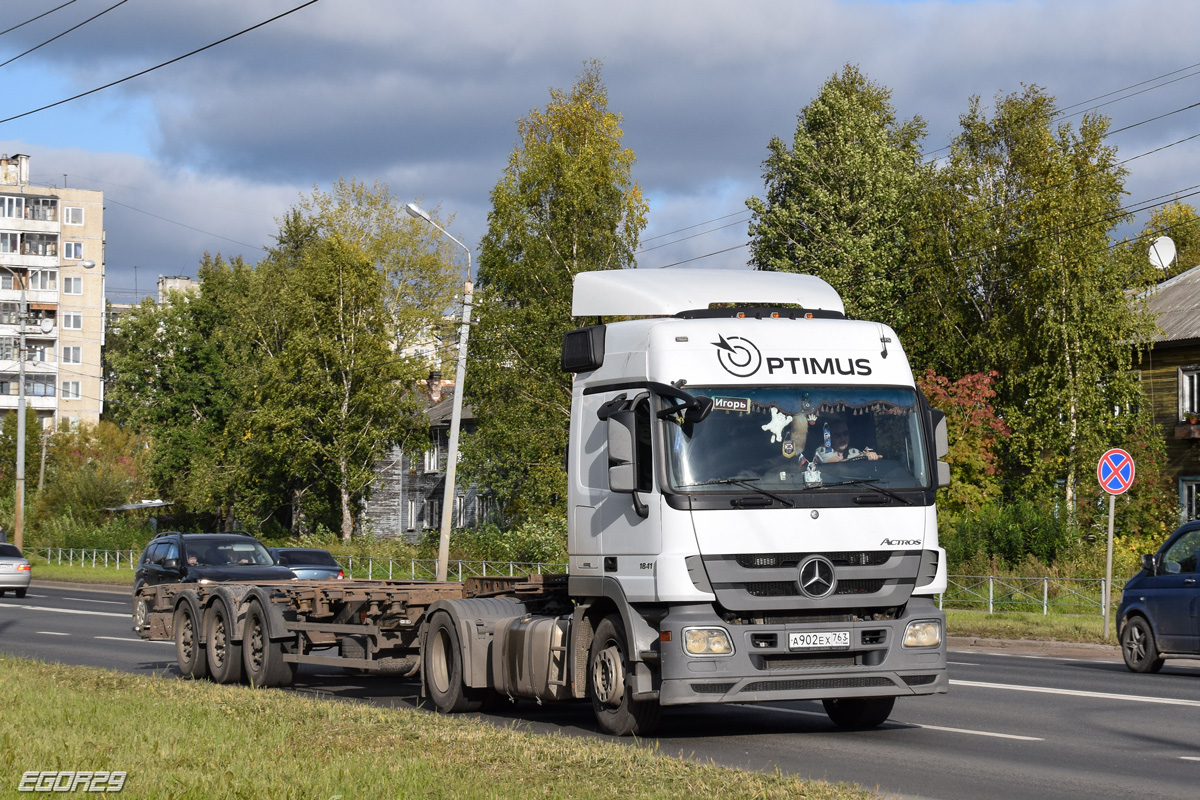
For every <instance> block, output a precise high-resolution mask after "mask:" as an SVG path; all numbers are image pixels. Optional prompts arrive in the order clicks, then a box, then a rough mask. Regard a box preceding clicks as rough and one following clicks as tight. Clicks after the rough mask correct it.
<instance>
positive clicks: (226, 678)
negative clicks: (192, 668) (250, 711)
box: [204, 600, 242, 683]
mask: <svg viewBox="0 0 1200 800" xmlns="http://www.w3.org/2000/svg"><path fill="white" fill-rule="evenodd" d="M204 618H205V620H206V622H207V624H206V625H205V626H204V629H205V631H206V632H207V635H206V636H205V637H204V638H205V641H206V642H207V644H208V646H207V647H205V648H204V651H205V653H206V654H207V655H208V674H209V676H210V677H211V678H212V679H213V682H214V683H237V682H238V681H240V680H241V679H242V646H241V645H240V644H238V643H237V642H235V641H234V640H233V637H234V635H235V631H234V625H236V624H237V623H236V621H235V618H234V616H233V615H232V614H230V613H229V609H228V608H226V606H225V601H224V600H217V601H216V602H215V603H213V604H212V605H211V606H209V608H208V613H207V614H205V617H204Z"/></svg>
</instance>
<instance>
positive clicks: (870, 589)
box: [745, 578, 884, 597]
mask: <svg viewBox="0 0 1200 800" xmlns="http://www.w3.org/2000/svg"><path fill="white" fill-rule="evenodd" d="M883 584H884V581H883V580H882V579H878V578H877V579H875V580H862V581H853V580H851V581H838V585H837V590H836V591H835V592H834V594H835V595H839V594H874V593H875V592H878V591H879V590H880V589H882V588H883ZM745 587H746V591H747V592H749V593H750V594H751V595H753V596H754V597H796V596H799V595H800V587H799V586H798V585H797V584H796V582H795V581H759V582H756V583H747V584H745Z"/></svg>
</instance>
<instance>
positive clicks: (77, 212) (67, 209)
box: [63, 206, 83, 225]
mask: <svg viewBox="0 0 1200 800" xmlns="http://www.w3.org/2000/svg"><path fill="white" fill-rule="evenodd" d="M82 224H83V209H82V208H79V207H78V206H64V207H63V225H82Z"/></svg>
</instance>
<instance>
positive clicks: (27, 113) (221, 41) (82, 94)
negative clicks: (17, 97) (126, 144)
mask: <svg viewBox="0 0 1200 800" xmlns="http://www.w3.org/2000/svg"><path fill="white" fill-rule="evenodd" d="M122 1H124V0H122ZM316 2H318V0H308V2H307V3H304V4H303V5H299V6H297V7H295V8H293V9H292V10H291V11H285V12H283V13H282V14H276V15H275V16H273V17H271V18H270V19H268V20H264V21H263V22H260V23H258V24H257V25H251V26H250V27H249V28H246V29H245V30H240V31H238V32H237V33H233V34H230V35H229V36H226V37H225V38H224V39H218V40H217V41H215V42H213V43H212V44H206V45H204V47H199V48H197V49H195V50H193V51H191V52H190V53H184V54H183V55H181V56H176V57H175V58H172V59H171V60H170V61H164V62H163V63H161V64H158V65H156V66H153V67H149V68H147V69H144V70H142V71H141V72H135V73H134V74H133V75H129V76H127V77H124V78H121V79H120V80H115V81H112V82H111V83H106V84H104V85H103V86H97V87H96V88H95V89H89V90H88V91H86V92H80V93H79V94H77V95H74V96H73V97H68V98H66V99H65V100H59V101H58V102H55V103H50V104H48V105H44V106H42V107H41V108H35V109H33V110H32V111H25V112H23V113H21V114H14V115H13V116H11V117H5V118H4V119H0V125H3V124H4V123H6V122H12V121H13V120H17V119H21V118H22V117H28V116H30V115H32V114H37V113H38V112H40V111H46V110H47V109H51V108H55V107H56V106H61V105H63V104H65V103H70V102H71V101H73V100H78V99H80V98H81V97H87V96H88V95H91V94H95V93H96V92H100V91H103V90H105V89H111V88H112V87H113V86H117V85H119V84H122V83H125V82H126V81H131V80H133V79H134V78H140V77H141V76H143V75H146V74H148V73H150V72H154V71H155V70H157V69H162V68H163V67H166V66H170V65H171V64H174V63H176V62H177V61H183V60H184V59H185V58H190V57H192V56H194V55H196V54H197V53H203V52H204V51H205V50H209V49H212V48H213V47H216V46H217V45H219V44H224V43H225V42H228V41H229V40H231V39H236V38H237V37H239V36H241V35H243V34H246V33H249V32H250V31H253V30H257V29H258V28H261V27H263V26H264V25H269V24H270V23H272V22H275V21H276V20H279V19H283V18H284V17H286V16H288V15H290V14H295V13H296V12H297V11H300V10H301V9H303V8H307V7H308V6H311V5H313V4H314V3H316Z"/></svg>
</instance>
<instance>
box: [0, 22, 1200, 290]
mask: <svg viewBox="0 0 1200 800" xmlns="http://www.w3.org/2000/svg"><path fill="white" fill-rule="evenodd" d="M64 3H66V5H65V6H63V4H64ZM57 6H63V7H62V8H60V9H59V10H56V11H54V12H53V13H49V14H46V15H45V16H43V17H42V18H40V19H37V20H35V21H32V22H29V23H28V24H24V25H21V23H25V22H26V21H28V20H31V19H33V18H34V17H36V16H38V15H39V14H43V13H45V12H47V11H48V10H50V9H53V8H55V7H57ZM302 6H303V7H302ZM293 9H299V10H297V11H295V13H291V14H288V15H287V16H283V17H282V18H280V19H277V20H275V21H273V22H270V23H269V24H266V25H263V26H262V27H259V28H257V29H255V30H252V31H249V32H247V33H245V34H243V35H240V36H236V37H235V38H232V39H230V40H228V41H225V42H223V43H220V44H216V45H215V46H212V47H210V48H209V49H206V50H204V51H203V52H200V53H197V54H195V55H191V56H189V57H186V58H182V59H180V60H178V61H176V62H175V63H172V64H169V65H167V66H164V67H162V68H161V69H156V70H154V71H152V72H149V73H147V74H145V75H142V76H140V77H135V78H132V79H131V80H128V81H124V82H122V83H119V84H118V85H115V86H112V87H111V88H106V89H103V90H101V91H98V92H95V93H93V94H90V95H88V96H86V97H83V98H81V99H78V100H73V101H71V102H68V103H64V104H61V105H58V106H56V107H54V108H50V109H47V110H44V111H37V112H36V113H32V114H29V113H27V112H30V111H34V110H35V109H39V108H41V107H43V106H46V105H49V104H53V103H57V102H58V101H61V100H64V99H66V98H70V97H72V96H74V95H77V94H80V93H83V92H88V91H91V90H93V89H97V88H98V87H101V86H105V85H107V84H110V83H113V82H115V81H121V80H122V79H124V78H127V77H129V76H133V75H135V74H137V73H140V72H142V71H143V70H148V69H151V68H153V67H155V66H157V65H160V64H163V63H164V62H168V61H171V60H172V59H179V58H180V57H181V56H184V55H185V54H188V53H190V52H192V51H194V50H197V49H200V48H204V47H206V46H208V45H213V44H214V43H215V42H219V41H220V40H222V39H225V38H226V37H230V36H233V35H234V34H237V33H239V32H240V31H243V30H245V29H247V28H250V27H252V26H255V25H258V24H260V23H263V22H265V21H266V20H269V19H270V18H272V17H274V16H276V15H280V14H285V13H286V12H289V11H291V10H293ZM97 15H99V16H97ZM92 17H95V19H92V20H91V21H89V22H85V21H86V20H88V19H89V18H92ZM18 25H20V27H16V28H15V29H12V28H14V26H18ZM75 26H79V27H78V28H76V29H75V30H71V31H70V32H67V31H68V30H69V29H71V28H73V27H75ZM10 29H11V30H10ZM0 31H3V33H0V62H4V63H2V64H0V87H3V91H2V92H0V119H3V120H4V121H3V122H0V151H3V152H7V153H10V154H11V153H26V154H28V155H30V156H31V157H32V160H31V171H32V179H33V181H34V182H35V183H38V184H41V185H53V186H62V185H64V182H65V184H66V185H67V186H71V187H82V188H87V189H98V190H102V191H103V192H104V194H105V206H106V209H105V227H106V228H107V232H108V253H107V269H108V285H109V298H110V299H111V300H113V301H114V302H129V301H131V300H133V299H134V297H135V294H136V296H144V295H146V294H149V293H151V292H152V291H153V287H154V282H155V279H156V278H157V277H158V276H159V275H194V274H195V270H196V266H197V264H198V263H199V260H200V258H201V257H202V256H203V254H204V253H205V252H212V253H217V252H220V253H222V254H224V255H226V256H234V255H242V256H243V257H245V258H246V259H247V260H249V261H256V260H257V259H258V258H259V256H260V254H261V251H262V248H263V247H264V246H267V245H270V244H271V243H272V242H273V235H274V234H275V232H276V231H277V230H278V225H277V220H278V219H279V218H280V216H281V215H282V214H284V213H285V212H286V211H287V209H288V208H290V207H291V206H293V205H294V204H295V203H296V202H297V200H298V199H299V197H300V196H301V195H302V194H305V193H308V192H310V191H311V190H312V189H313V187H314V186H316V187H319V188H321V189H328V187H329V186H330V184H331V182H332V181H334V180H336V179H337V178H338V177H339V176H345V177H357V178H359V179H362V180H365V181H367V182H368V183H370V182H373V181H376V180H378V181H381V182H385V183H387V184H388V185H389V186H390V187H391V190H392V192H393V193H394V194H396V195H397V196H399V197H400V198H401V199H403V200H405V201H408V200H412V199H417V198H421V199H422V203H423V204H424V205H426V207H429V208H434V207H440V208H441V210H442V212H443V213H446V214H454V215H455V220H454V223H453V225H452V227H451V232H452V233H454V234H455V235H456V236H457V237H458V238H460V239H462V240H463V241H465V242H467V243H468V244H471V245H472V246H473V245H475V244H476V243H477V242H478V241H479V239H480V237H481V236H482V234H483V232H484V230H485V228H486V224H487V212H488V208H489V199H488V198H489V193H490V191H491V189H492V187H493V186H494V185H495V183H496V181H497V179H498V178H499V176H500V174H501V171H502V170H503V168H504V165H505V163H506V160H507V158H508V155H509V154H510V153H511V152H512V150H513V148H514V146H515V145H516V143H517V142H516V140H517V133H516V120H517V119H518V118H519V117H522V116H524V115H525V114H527V113H528V112H529V111H530V110H531V109H534V108H540V107H543V106H544V105H545V104H546V102H547V100H548V97H549V94H548V90H549V88H550V87H559V88H564V89H565V88H569V87H570V86H571V85H572V83H573V82H574V80H575V78H576V77H577V76H578V75H579V73H580V71H581V69H582V65H583V63H584V62H585V61H588V60H591V59H600V60H602V61H603V63H604V73H603V74H604V79H605V82H606V84H607V86H608V90H609V103H610V107H611V108H612V109H614V110H617V111H619V112H620V113H621V114H622V115H623V117H624V131H625V144H626V145H627V146H629V147H631V148H633V150H634V151H635V153H636V154H637V159H638V160H637V165H636V167H635V169H634V177H635V179H636V180H637V181H638V182H639V183H640V184H641V185H642V187H643V189H644V191H645V192H646V195H647V198H648V199H649V201H650V203H651V212H650V220H649V226H648V228H647V230H646V231H645V233H644V234H643V237H642V241H643V251H642V252H641V253H640V254H639V256H638V263H639V266H640V267H643V268H646V267H662V266H666V265H669V264H675V263H679V262H683V261H688V262H689V265H690V266H705V267H736V266H740V265H744V264H745V261H746V258H747V249H746V248H745V247H744V245H745V243H746V241H747V236H746V221H747V219H748V217H749V214H748V213H746V211H745V206H744V202H745V199H746V198H747V197H748V196H750V195H754V194H761V193H762V180H761V174H760V166H761V162H762V159H763V157H764V155H765V153H766V145H767V142H768V141H769V140H770V138H771V137H772V136H776V135H778V136H782V137H785V138H790V136H791V135H792V133H794V131H795V125H796V115H797V112H798V111H799V110H800V109H801V108H802V107H803V106H804V105H805V104H807V103H808V102H809V101H810V100H811V99H812V97H813V96H814V94H815V93H816V92H817V91H818V89H819V88H820V86H821V84H822V83H823V82H824V81H825V80H826V79H827V78H829V76H830V75H832V74H834V73H835V72H838V71H839V70H840V69H841V67H842V66H843V65H844V64H846V63H853V64H857V65H858V66H859V67H860V68H861V69H862V70H863V71H864V72H865V73H866V74H867V75H868V76H869V77H870V78H871V79H872V80H874V81H876V82H878V83H881V84H883V85H885V86H887V87H889V88H890V89H891V90H892V92H893V100H894V103H895V107H896V110H897V112H898V114H899V115H900V116H901V117H902V118H909V117H912V116H916V115H919V116H921V117H923V118H924V119H925V120H926V121H927V124H928V137H927V139H926V141H925V144H924V147H925V150H926V152H927V153H934V152H935V151H937V150H938V149H939V148H941V147H944V146H945V145H946V144H947V143H948V142H949V140H950V138H951V137H952V136H953V135H954V133H955V130H956V125H957V120H958V116H959V114H961V113H962V112H963V111H964V110H965V109H966V107H967V103H968V100H969V98H970V97H971V96H972V95H979V96H981V97H982V98H983V99H984V100H985V101H986V100H991V99H992V98H994V97H995V96H996V95H997V94H998V93H1006V94H1007V93H1010V92H1014V91H1019V90H1020V88H1021V86H1022V84H1038V85H1040V86H1043V87H1045V88H1046V89H1047V90H1048V91H1049V92H1050V93H1051V94H1053V95H1055V96H1056V97H1057V98H1058V101H1059V105H1060V107H1062V108H1064V109H1066V110H1067V111H1068V113H1071V112H1083V111H1086V110H1097V111H1100V112H1102V113H1105V114H1108V115H1109V116H1111V117H1112V120H1113V126H1112V127H1113V128H1114V129H1118V128H1124V127H1126V126H1131V125H1135V124H1136V123H1142V124H1136V127H1132V128H1129V129H1128V130H1126V131H1124V132H1119V133H1115V134H1114V135H1112V137H1111V138H1110V142H1111V143H1112V144H1114V145H1115V146H1117V147H1118V149H1119V153H1120V157H1121V158H1123V159H1132V160H1130V161H1129V162H1128V163H1127V165H1126V166H1127V168H1128V169H1129V170H1130V176H1129V178H1128V180H1127V183H1126V188H1127V189H1128V191H1129V197H1128V198H1127V200H1128V202H1129V204H1130V205H1131V206H1136V207H1142V206H1144V205H1146V204H1147V203H1149V202H1151V201H1154V198H1162V199H1170V198H1172V197H1174V196H1175V195H1176V194H1179V195H1187V194H1190V193H1194V192H1196V191H1197V189H1194V188H1191V187H1192V186H1193V185H1196V184H1200V104H1198V107H1197V108H1192V109H1189V110H1183V111H1179V109H1184V108H1186V107H1187V106H1189V105H1191V104H1193V103H1196V102H1197V100H1198V99H1200V98H1198V97H1197V95H1198V94H1200V63H1197V62H1200V51H1197V48H1196V47H1195V43H1196V40H1197V39H1196V31H1200V3H1194V2H1189V1H1188V0H1141V2H1138V3H1130V2H1128V0H1061V1H1059V2H1049V1H1047V2H1034V1H1033V0H1011V1H1010V2H1006V1H1004V0H992V1H991V2H947V1H945V0H942V1H941V2H935V1H934V0H895V1H894V2H872V1H870V0H860V1H858V2H836V1H835V0H806V1H801V0H793V1H792V2H784V1H782V0H760V1H759V2H743V3H731V2H728V1H727V0H726V1H725V2H710V1H709V0H686V2H683V1H680V2H674V1H672V2H655V1H654V0H635V1H633V2H627V1H626V0H607V2H604V3H598V2H591V3H583V2H578V3H572V2H564V1H563V0H510V2H494V0H493V1H492V2H486V1H485V0H462V1H459V2H455V1H454V0H448V1H447V2H442V3H429V2H420V3H419V2H409V1H408V0H319V2H315V3H312V4H308V5H305V0H256V1H255V2H246V0H204V1H203V2H199V1H198V0H193V1H192V2H185V0H124V1H122V0H73V1H72V2H67V0H4V2H3V4H0ZM54 37H58V38H54ZM51 39H53V41H49V40H51ZM47 42H48V43H47ZM43 43H45V44H44V46H42V45H43ZM33 48H37V49H33ZM27 51H31V52H28V53H27V54H26V52H27ZM1176 111H1178V113H1173V114H1171V113H1170V112H1176ZM1166 114H1170V116H1165V117H1162V118H1161V119H1155V118H1157V117H1160V116H1162V115H1166ZM1068 119H1069V120H1071V121H1077V120H1078V117H1077V116H1075V117H1068ZM1190 136H1197V139H1195V140H1192V141H1189V142H1183V143H1180V144H1176V143H1177V142H1180V140H1183V139H1186V138H1187V137H1190ZM1159 148H1164V149H1161V150H1160V149H1159ZM1156 150H1157V152H1151V151H1156ZM1197 200H1198V198H1196V197H1192V198H1190V199H1189V200H1188V202H1191V203H1192V204H1193V205H1195V204H1197ZM1158 202H1162V200H1159V201H1158ZM1145 217H1146V214H1145V213H1142V214H1141V215H1140V216H1139V220H1138V222H1137V223H1136V224H1135V225H1134V227H1135V228H1137V227H1140V224H1141V222H1142V221H1144V219H1145ZM721 251H724V252H721Z"/></svg>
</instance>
